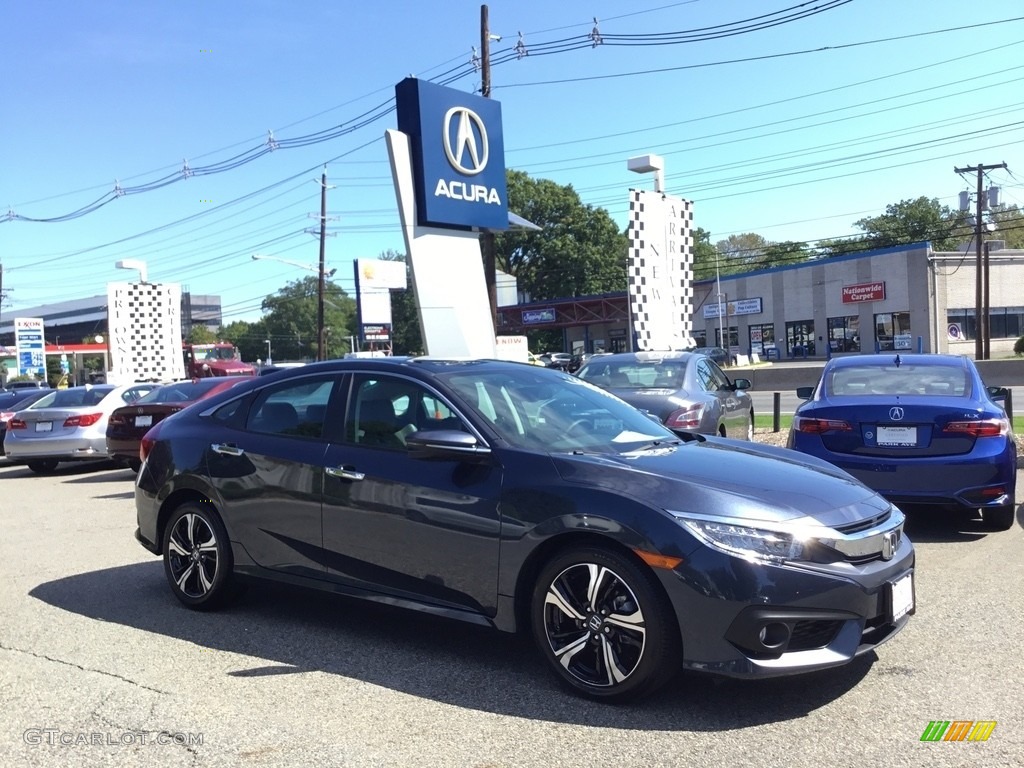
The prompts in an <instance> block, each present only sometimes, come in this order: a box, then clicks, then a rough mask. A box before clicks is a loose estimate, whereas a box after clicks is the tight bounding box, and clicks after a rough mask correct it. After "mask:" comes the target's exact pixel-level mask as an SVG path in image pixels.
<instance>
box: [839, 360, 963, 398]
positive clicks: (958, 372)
mask: <svg viewBox="0 0 1024 768" xmlns="http://www.w3.org/2000/svg"><path fill="white" fill-rule="evenodd" d="M827 384H828V392H829V394H830V395H837V396H840V397H849V396H857V395H924V396H930V397H963V396H965V395H970V394H971V388H970V382H969V380H968V378H967V371H965V370H964V369H963V368H955V367H952V366H944V365H907V364H905V363H904V364H903V365H900V366H895V365H887V366H881V365H865V366H850V367H843V368H836V369H835V370H834V371H832V374H831V376H830V378H829V380H828V382H827Z"/></svg>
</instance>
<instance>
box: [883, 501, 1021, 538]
mask: <svg viewBox="0 0 1024 768" xmlns="http://www.w3.org/2000/svg"><path fill="white" fill-rule="evenodd" d="M903 511H904V513H905V514H906V516H907V522H906V523H905V524H904V526H903V530H904V531H905V532H906V534H907V536H909V537H910V540H911V541H913V542H915V543H921V544H943V543H947V544H948V543H959V542H964V543H970V542H972V541H982V540H983V539H985V538H987V537H989V536H998V535H999V534H1000V533H1002V531H997V530H994V529H993V528H992V527H991V526H989V525H988V524H987V523H986V522H985V521H984V520H983V519H982V517H981V515H979V514H976V513H975V514H973V515H972V514H971V513H966V512H961V511H955V510H951V509H941V508H926V507H920V508H916V507H909V508H903ZM1016 524H1017V525H1021V507H1018V508H1017V520H1016Z"/></svg>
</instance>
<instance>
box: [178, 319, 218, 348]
mask: <svg viewBox="0 0 1024 768" xmlns="http://www.w3.org/2000/svg"><path fill="white" fill-rule="evenodd" d="M185 341H187V342H189V343H190V344H211V343H213V342H215V341H217V334H215V333H214V332H213V331H211V330H210V329H209V328H207V327H206V326H205V325H203V324H202V323H200V324H199V325H193V326H192V330H191V331H189V334H188V336H187V337H186V339H185Z"/></svg>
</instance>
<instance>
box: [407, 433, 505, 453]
mask: <svg viewBox="0 0 1024 768" xmlns="http://www.w3.org/2000/svg"><path fill="white" fill-rule="evenodd" d="M405 447H406V448H408V450H409V455H410V456H411V457H412V458H414V459H447V460H449V461H452V460H455V461H472V460H474V459H480V458H484V457H487V456H490V455H491V449H490V448H488V447H487V446H485V445H480V443H478V442H477V439H476V438H475V437H474V436H473V435H471V434H469V433H468V432H463V431H462V430H460V429H424V430H422V431H419V432H413V433H411V434H409V435H406V437H405Z"/></svg>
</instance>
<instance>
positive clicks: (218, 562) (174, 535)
mask: <svg viewBox="0 0 1024 768" xmlns="http://www.w3.org/2000/svg"><path fill="white" fill-rule="evenodd" d="M162 551H163V557H164V574H165V575H166V576H167V583H168V584H170V587H171V592H173V593H174V596H175V597H176V598H178V600H180V601H181V602H182V604H184V605H186V606H188V607H189V608H192V609H193V610H197V611H205V610H212V609H214V608H218V607H220V606H221V605H223V604H224V603H225V602H226V601H227V599H228V598H229V597H230V596H231V583H230V582H231V569H232V567H233V562H232V557H231V545H230V543H229V542H228V535H227V531H225V530H224V524H223V523H222V522H221V519H220V516H219V515H218V514H217V512H216V510H215V509H214V507H213V504H212V503H210V502H206V503H202V504H200V503H195V502H188V503H186V504H183V505H182V506H180V507H178V509H176V510H175V511H174V512H173V513H172V514H171V519H170V520H169V521H168V523H167V527H166V529H164V538H163V547H162Z"/></svg>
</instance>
